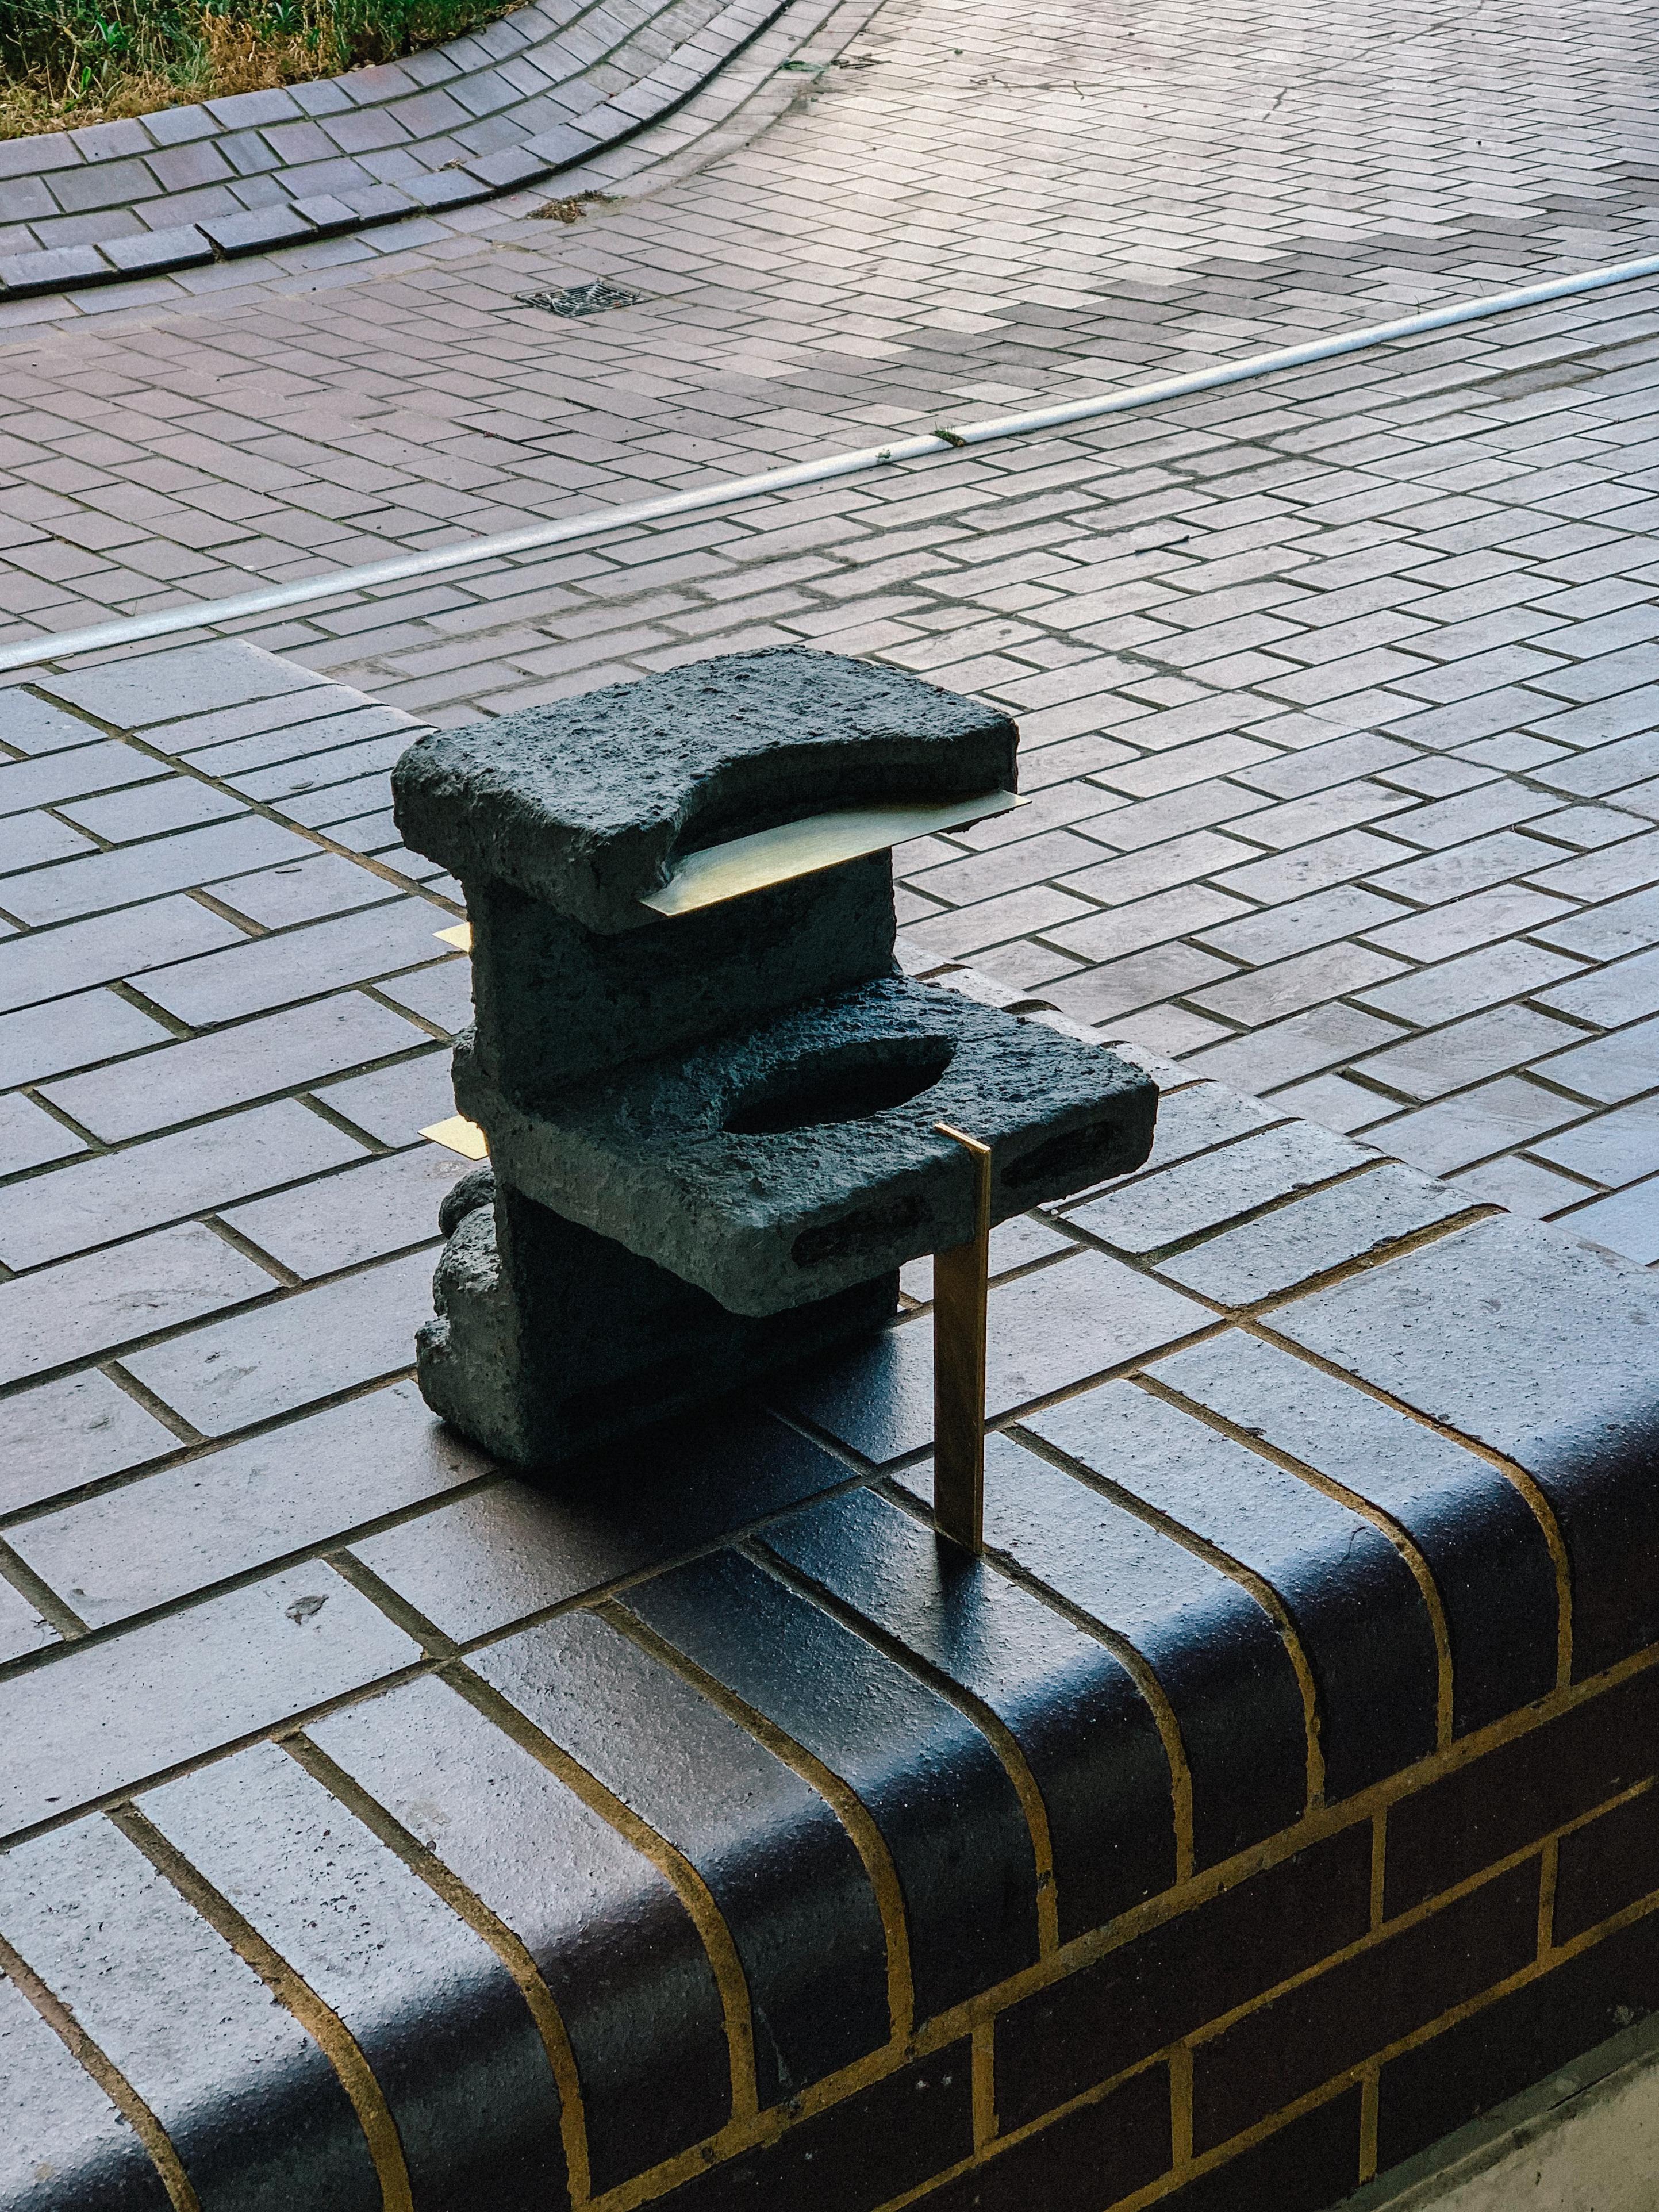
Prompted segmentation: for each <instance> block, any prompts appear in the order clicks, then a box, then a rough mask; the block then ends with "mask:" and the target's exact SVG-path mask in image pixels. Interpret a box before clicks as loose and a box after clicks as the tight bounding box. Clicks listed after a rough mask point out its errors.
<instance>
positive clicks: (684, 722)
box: [392, 646, 1018, 934]
mask: <svg viewBox="0 0 1659 2212" xmlns="http://www.w3.org/2000/svg"><path fill="white" fill-rule="evenodd" d="M1017 747H1018V731H1017V730H1016V728H1015V726H1014V724H1013V723H1012V721H1011V720H1009V719H1008V717H1007V715H1006V714H1002V713H1000V711H999V710H998V709H996V708H993V707H987V706H985V705H983V704H982V703H981V702H979V701H977V700H973V699H963V698H960V697H957V696H956V695H955V694H953V693H951V692H949V691H942V690H939V689H938V688H937V687H936V686H935V685H933V684H924V683H922V682H921V680H920V679H919V678H916V677H914V676H907V675H903V674H902V673H900V672H898V671H895V670H892V669H887V668H874V667H871V666H869V665H866V664H865V663H863V662H861V661H856V660H850V659H844V658H843V657H842V655H840V654H838V653H814V652H811V651H810V650H808V649H807V648H806V647H801V646H788V647H780V648H778V649H776V650H774V651H770V652H764V653H732V654H729V655H727V656H726V657H724V658H722V659H714V660H706V661H699V662H696V663H695V664H693V665H690V666H687V667H684V668H677V669H672V670H670V671H667V672H666V673H665V674H663V675H659V676H651V677H647V678H644V679H643V680H642V681H641V682H638V683H632V684H611V685H609V686H607V687H606V688H605V690H599V691H590V692H587V693H586V694H585V695H584V696H581V697H580V698H576V699H571V700H566V701H562V702H560V703H559V704H558V705H556V706H551V707H538V708H532V709H530V710H529V711H528V712H526V713H525V714H509V715H503V716H502V717H501V719H500V720H496V721H490V722H475V723H471V724H469V725H468V726H466V727H465V728H463V729H459V730H441V731H436V732H433V733H432V735H430V736H428V737H426V738H422V739H420V740H419V742H418V743H417V744H414V745H411V746H410V750H408V751H407V752H406V753H405V754H404V757H403V758H402V759H401V760H400V761H399V762H398V766H397V769H396V770H395V771H394V773H393V776H392V788H393V792H394V794H395V800H396V813H397V822H398V829H399V830H400V831H401V832H402V835H403V837H404V842H405V843H406V844H408V845H410V846H412V847H413V848H414V849H415V850H416V852H420V853H424V854H428V856H429V857H430V858H431V859H433V860H440V861H441V862H442V863H443V865H444V866H446V867H447V868H448V869H449V870H450V871H451V872H452V873H453V874H454V875H456V876H459V878H461V880H462V882H463V883H467V884H471V883H477V882H478V881H479V880H480V879H495V880H496V881H500V882H503V883H507V884H512V885H513V886H514V887H515V888H516V889H517V890H520V891H522V892H524V893H526V895H527V896H530V897H532V898H534V899H537V900H539V901H542V902H544V903H545V904H547V905H549V906H551V907H554V908H556V909H557V910H558V911H559V912H560V913H562V914H564V915H568V916H569V917H570V918H571V919H573V920H574V921H579V922H581V923H583V924H585V925H586V927H588V928H590V929H593V930H598V931H601V932H604V933H607V934H609V933H614V932H617V931H619V930H624V929H632V928H636V927H640V926H641V924H643V923H646V922H648V921H652V920H653V916H652V915H650V914H649V913H648V912H647V909H646V908H643V907H642V906H641V904H640V901H641V899H642V898H643V897H644V896H645V895H646V894H647V892H650V891H654V890H658V889H659V888H660V886H661V885H662V884H664V883H665V881H666V879H667V877H668V875H669V873H670V872H671V867H672V866H673V864H674V862H675V861H676V860H678V859H681V858H683V857H684V855H685V854H687V853H688V852H692V851H696V850H699V849H701V848H703V847H706V846H708V845H712V844H718V843H721V842H724V841H726V839H728V838H732V837H740V836H748V835H750V833H751V832H753V831H755V830H758V829H771V828H774V827H775V826H776V825H777V824H779V823H784V822H791V821H795V820H798V819H799V818H800V817H803V816H806V815H811V814H816V813H820V812H823V811H827V810H829V809H831V808H837V807H848V806H859V805H875V804H880V803H884V802H887V801H890V800H894V799H951V798H956V797H958V796H966V795H968V794H969V793H976V792H982V791H987V790H991V789H994V788H997V787H1001V788H1004V789H1007V790H1012V788H1013V787H1014V781H1015V776H1016V774H1017V768H1016V750H1017Z"/></svg>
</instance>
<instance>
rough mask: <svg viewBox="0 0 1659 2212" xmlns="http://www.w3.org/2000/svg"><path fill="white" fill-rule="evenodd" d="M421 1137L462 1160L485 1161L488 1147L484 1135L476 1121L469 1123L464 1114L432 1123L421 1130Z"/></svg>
mask: <svg viewBox="0 0 1659 2212" xmlns="http://www.w3.org/2000/svg"><path fill="white" fill-rule="evenodd" d="M421 1134H422V1136H423V1137H430V1138H431V1139H432V1141H433V1143H434V1144H435V1145H441V1146H444V1148H445V1150H446V1151H447V1152H459V1154H460V1156H461V1158H463V1159H464V1160H487V1159H488V1158H489V1145H488V1144H487V1143H486V1141H485V1139H484V1133H483V1130H482V1129H481V1128H480V1127H478V1125H477V1122H476V1121H468V1120H467V1118H466V1116H465V1115H464V1114H452V1115H450V1117H449V1119H448V1121H435V1122H434V1123H433V1124H432V1127H430V1128H429V1129H422V1131H421Z"/></svg>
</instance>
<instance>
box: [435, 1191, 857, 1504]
mask: <svg viewBox="0 0 1659 2212" xmlns="http://www.w3.org/2000/svg"><path fill="white" fill-rule="evenodd" d="M466 1180H467V1181H468V1182H471V1177H470V1176H469V1177H468V1178H467V1179H466ZM432 1287H433V1298H434V1303H435V1304H436V1306H437V1309H438V1311H437V1317H436V1318H435V1320H433V1321H429V1322H427V1323H426V1325H425V1326H424V1328H422V1330H421V1332H420V1334H419V1336H418V1337H417V1339H416V1354H417V1371H418V1375H419V1379H420V1385H421V1395H422V1397H423V1398H424V1399H425V1400H426V1402H427V1404H428V1406H430V1407H431V1408H432V1410H433V1412H434V1413H439V1414H441V1415H442V1417H443V1419H445V1420H447V1421H449V1422H452V1423H453V1425H454V1426H455V1427H456V1428H458V1429H459V1430H461V1431H462V1432H463V1433H464V1434H465V1435H466V1436H469V1437H473V1438H474V1439H475V1440H476V1441H477V1443H481V1444H482V1445H483V1447H484V1449H486V1450H487V1451H489V1452H490V1453H492V1454H493V1455H495V1457H496V1458H498V1459H501V1460H504V1461H506V1462H508V1464H510V1465H512V1466H515V1467H541V1466H548V1465H550V1464H552V1463H554V1462H556V1461H560V1460H565V1459H569V1458H572V1457H574V1456H575V1455H577V1454H579V1453H581V1452H586V1451H590V1450H592V1449H594V1448H595V1447H597V1446H598V1445H600V1444H602V1443H608V1442H609V1441H611V1439H612V1438H614V1437H622V1436H625V1435H627V1434H629V1432H630V1431H633V1430H635V1429H638V1428H641V1427H644V1426H646V1425H647V1424H649V1423H651V1422H653V1421H656V1420H661V1419H666V1418H667V1417H668V1416H669V1415H670V1414H671V1413H681V1412H684V1410H686V1409H687V1408H688V1407H691V1406H695V1405H699V1404H701V1403H702V1402H703V1401H705V1400H707V1399H708V1398H710V1397H712V1396H716V1395H719V1394H720V1392H722V1391H726V1390H732V1389H737V1388H738V1386H739V1385H740V1384H742V1383H746V1382H750V1381H752V1380H755V1379H757V1378H758V1377H759V1376H763V1375H767V1374H769V1373H772V1372H773V1371H775V1370H776V1369H778V1368H780V1367H785V1366H789V1365H792V1364H793V1363H794V1362H796V1361H798V1360H801V1359H805V1358H808V1357H810V1356H811V1354H812V1353H814V1352H821V1351H825V1350H828V1349H829V1348H830V1347H831V1346H835V1345H836V1344H839V1343H842V1342H844V1341H846V1340H848V1339H849V1338H852V1337H857V1336H863V1335H867V1334H869V1333H870V1332H871V1331H872V1329H876V1328H879V1327H880V1326H881V1324H882V1323H883V1322H884V1321H887V1320H890V1318H891V1317H892V1315H893V1313H894V1312H895V1310H896V1308H897V1305H898V1273H897V1271H896V1269H895V1270H893V1271H892V1272H890V1273H887V1274H885V1275H883V1276H880V1277H878V1279H876V1280H875V1281H873V1282H870V1281H865V1282H861V1283H857V1284H855V1285H854V1286H853V1287H852V1288H851V1289H850V1290H846V1291H840V1292H838V1293H837V1294H836V1296H834V1297H828V1298H824V1299H822V1300H820V1301H819V1302H818V1303H817V1304H812V1305H808V1306H804V1307H800V1308H798V1309H797V1310H795V1311H793V1312H792V1313H784V1314H774V1315H771V1316H765V1317H763V1318H758V1319H756V1318H750V1317H748V1316H741V1315H738V1314H733V1313H729V1312H727V1311H726V1309H725V1308H724V1307H723V1306H721V1305H720V1304H719V1303H718V1302H717V1301H716V1300H715V1299H714V1298H712V1297H710V1296H709V1295H708V1292H707V1291H702V1290H699V1289H697V1288H696V1286H694V1285H692V1284H690V1283H687V1282H683V1281H682V1280H680V1279H679V1278H678V1277H677V1276H675V1275H671V1274H670V1273H669V1272H668V1271H667V1269H666V1268H664V1267H653V1264H652V1263H651V1261H648V1260H642V1259H639V1258H637V1257H636V1256H635V1255H634V1254H633V1253H632V1252H629V1250H627V1249H625V1248H624V1247H623V1245H621V1244H618V1243H614V1242H613V1241H612V1240H611V1238H609V1237H596V1236H594V1235H593V1234H592V1231H589V1230H586V1229H584V1228H582V1227H580V1225H578V1224H577V1223H575V1222H574V1221H566V1220H562V1219H561V1218H560V1217H559V1216H558V1215H557V1214H556V1213H553V1212H550V1211H549V1210H548V1209H547V1208H546V1207H544V1206H538V1205H537V1204H536V1203H535V1201H534V1200H532V1199H528V1198H525V1197H523V1196H521V1195H520V1194H519V1193H518V1192H516V1191H513V1190H511V1189H507V1188H499V1187H498V1188H497V1190H496V1194H495V1206H493V1207H490V1206H483V1205H479V1206H472V1207H471V1209H470V1210H469V1211H468V1212H466V1213H465V1216H464V1218H462V1220H461V1222H460V1225H459V1228H458V1229H457V1230H456V1231H455V1232H454V1233H453V1236H452V1237H450V1240H449V1242H448V1243H447V1245H446V1246H445V1247H444V1250H443V1254H442V1256H441V1259H440V1260H439V1262H438V1269H437V1273H436V1274H435V1277H434V1278H433V1286H432Z"/></svg>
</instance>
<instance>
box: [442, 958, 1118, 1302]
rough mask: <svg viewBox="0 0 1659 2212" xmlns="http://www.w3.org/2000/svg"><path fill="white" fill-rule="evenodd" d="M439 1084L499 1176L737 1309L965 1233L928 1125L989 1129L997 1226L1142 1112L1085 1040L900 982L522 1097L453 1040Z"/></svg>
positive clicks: (1058, 1188) (1062, 1186)
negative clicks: (503, 1087) (510, 1094)
mask: <svg viewBox="0 0 1659 2212" xmlns="http://www.w3.org/2000/svg"><path fill="white" fill-rule="evenodd" d="M455 1095H456V1099H457V1102H458V1103H459V1105H460V1107H461V1109H462V1110H463V1112H465V1113H466V1114H468V1115H471V1116H472V1117H473V1118H474V1119H475V1120H477V1121H479V1122H480V1123H481V1125H482V1126H483V1127H484V1129H485V1130H486V1131H487V1132H488V1133H489V1140H490V1152H491V1158H493V1160H494V1162H495V1169H496V1172H497V1174H498V1176H501V1177H502V1178H503V1179H504V1180H506V1181H507V1182H510V1183H512V1184H513V1185H514V1186H515V1187H516V1188H518V1189H520V1190H522V1191H524V1192H525V1193H526V1194H527V1195H529V1196H531V1197H533V1198H535V1199H536V1200H538V1201H539V1202H540V1203H541V1204H542V1205H544V1206H550V1207H552V1208H554V1209H555V1210H556V1211H557V1212H561V1213H562V1214H564V1215H566V1216H568V1218H571V1219H573V1220H576V1221H580V1222H582V1223H583V1224H585V1225H586V1227H588V1228H589V1229H592V1230H594V1231H598V1232H599V1234H600V1235H602V1236H605V1237H615V1238H617V1240H618V1241H619V1242H621V1243H625V1244H627V1245H628V1246H629V1248H630V1249H632V1250H633V1251H635V1252H637V1253H639V1254H641V1255H642V1256H643V1257H646V1258H648V1259H650V1260H652V1261H655V1262H656V1263H657V1265H659V1267H667V1268H670V1269H671V1271H672V1272H673V1273H676V1274H678V1275H679V1276H681V1277H683V1278H684V1279H685V1280H687V1281H689V1282H693V1283H696V1284H698V1285H700V1286H701V1287H702V1289H704V1290H706V1291H709V1292H710V1293H712V1295H713V1296H714V1297H717V1298H718V1299H719V1300H720V1303H721V1304H723V1305H725V1306H726V1307H727V1308H728V1309H730V1310H732V1312H734V1313H741V1314H754V1315H761V1314H768V1313H775V1312H777V1311H779V1310H783V1309H787V1308H789V1307H793V1306H800V1305H804V1304H806V1303H807V1302H808V1301H809V1300H811V1299H814V1298H818V1297H825V1296H827V1295H828V1294H829V1292H830V1291H838V1290H842V1289H846V1288H849V1287H850V1286H851V1285H854V1284H855V1283H858V1282H861V1281H864V1280H865V1279H866V1278H868V1277H869V1276H871V1275H872V1274H879V1273H884V1272H885V1271H887V1270H888V1269H890V1268H895V1267H899V1266H901V1265H902V1263H903V1262H904V1261H907V1260H913V1259H916V1258H918V1257H919V1256H920V1255H922V1254H923V1253H927V1252H935V1251H939V1250H942V1249H945V1247H947V1246H950V1245H952V1244H959V1243H962V1242H963V1239H964V1238H966V1237H969V1236H970V1235H971V1234H972V1231H973V1218H974V1212H973V1209H974V1196H973V1192H974V1177H973V1170H972V1168H971V1166H970V1164H969V1161H968V1160H967V1158H965V1157H964V1155H963V1150H962V1147H961V1146H959V1145H957V1143H955V1142H954V1141H953V1140H952V1139H951V1138H949V1137H945V1136H941V1135H939V1133H937V1131H936V1129H935V1127H934V1125H935V1123H937V1122H939V1121H944V1122H947V1123H949V1124H950V1125H951V1127H953V1128H957V1129H961V1130H962V1131H963V1133H965V1134H967V1135H969V1136H973V1137H976V1138H978V1139H980V1140H981V1142H982V1143H986V1144H988V1145H990V1146H992V1148H993V1163H992V1176H993V1183H992V1212H993V1218H994V1220H998V1221H1003V1220H1006V1219H1007V1218H1009V1217H1010V1216H1011V1215H1012V1214H1015V1213H1019V1212H1024V1211H1026V1209H1027V1208H1029V1207H1030V1206H1033V1205H1035V1204H1037V1203H1039V1202H1041V1201H1042V1200H1048V1199H1055V1198H1061V1197H1064V1196H1065V1195H1066V1193H1067V1192H1069V1191H1073V1190H1075V1189H1077V1188H1079V1186H1081V1185H1085V1184H1088V1183H1092V1182H1099V1181H1101V1180H1102V1179H1103V1177H1105V1176H1110V1175H1118V1174H1122V1173H1124V1172H1125V1171H1126V1170H1128V1169H1130V1168H1132V1167H1133V1166H1135V1165H1137V1164H1139V1161H1140V1160H1141V1159H1143V1158H1145V1156H1146V1151H1147V1148H1148V1146H1150V1145H1151V1142H1152V1122H1153V1116H1154V1114H1155V1112H1156V1108H1157V1093H1156V1091H1155V1090H1154V1088H1153V1086H1152V1084H1151V1083H1150V1082H1149V1081H1148V1080H1147V1079H1146V1077H1145V1076H1144V1075H1143V1074H1142V1073H1140V1071H1139V1069H1138V1068H1134V1067H1132V1066H1129V1065H1128V1063H1127V1061H1123V1060H1119V1059H1117V1058H1116V1056H1115V1054H1111V1053H1103V1052H1102V1051H1101V1049H1100V1048H1099V1047H1098V1046H1097V1045H1091V1044H1079V1043H1077V1042H1074V1041H1073V1039H1071V1038H1069V1037H1064V1036H1056V1035H1055V1033H1054V1031H1053V1030H1049V1029H1045V1028H1043V1027H1042V1026H1040V1025H1039V1024H1036V1023H1033V1022H1027V1021H1022V1020H1021V1019H1020V1018H1018V1016H1017V1015H1012V1014H1006V1013H1002V1012H998V1011H997V1010H996V1009H994V1008H993V1007H989V1006H975V1005H974V1004H973V1003H972V1002H971V1001H970V1000H965V999H962V998H958V997H957V996H956V995H955V994H951V993H946V992H943V991H940V990H939V989H938V988H936V987H928V986H927V985H924V984H918V983H913V982H908V981H904V980H902V979H900V978H895V979H893V980H890V981H884V982H879V983H872V984H868V985H866V987H864V988H863V989H862V990H859V991H854V992H848V993H846V994H842V995H840V996H838V997H834V998H827V999H821V1000H815V1001H813V1002H811V1003H810V1004H808V1005H807V1006H803V1007H801V1008H800V1009H799V1011H796V1012H788V1013H785V1014H781V1015H779V1016H777V1017H775V1018H774V1019H773V1020H771V1021H770V1022H768V1023H766V1024H763V1026H762V1027H760V1028H758V1029H754V1030H743V1031H739V1032H738V1033H737V1034H735V1035H730V1036H723V1037H716V1038H714V1039H713V1040H711V1041H710V1042H708V1043H706V1044H702V1045H699V1046H696V1047H693V1048H691V1049H690V1050H689V1051H681V1052H678V1053H675V1054H663V1055H661V1056H659V1057H657V1058H653V1059H648V1060H641V1061H632V1062H630V1063H629V1064H628V1065H627V1066H624V1067H623V1068H622V1069H620V1070H618V1071H617V1072H615V1073H613V1074H612V1075H611V1077H609V1078H608V1079H607V1078H605V1077H596V1078H594V1079H592V1080H591V1081H589V1082H587V1083H585V1084H582V1085H578V1086H575V1087H574V1088H572V1089H570V1090H568V1091H562V1092H561V1093H559V1094H557V1095H556V1096H555V1097H552V1098H551V1099H550V1100H549V1101H548V1102H547V1103H545V1104H544V1106H543V1107H542V1108H541V1109H540V1110H539V1111H538V1112H536V1113H534V1114H526V1113H520V1112H515V1111H514V1110H513V1109H512V1108H511V1107H509V1106H508V1105H507V1103H505V1102H504V1101H503V1100H502V1099H501V1097H500V1095H499V1094H498V1093H496V1092H495V1091H492V1090H491V1089H490V1088H489V1086H488V1085H485V1084H483V1083H481V1082H480V1081H478V1080H477V1078H476V1077H475V1076H474V1075H473V1073H472V1072H471V1055H470V1054H468V1053H467V1052H466V1051H465V1048H464V1047H462V1048H458V1050H457V1055H456V1089H455ZM769 1125H770V1126H769Z"/></svg>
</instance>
